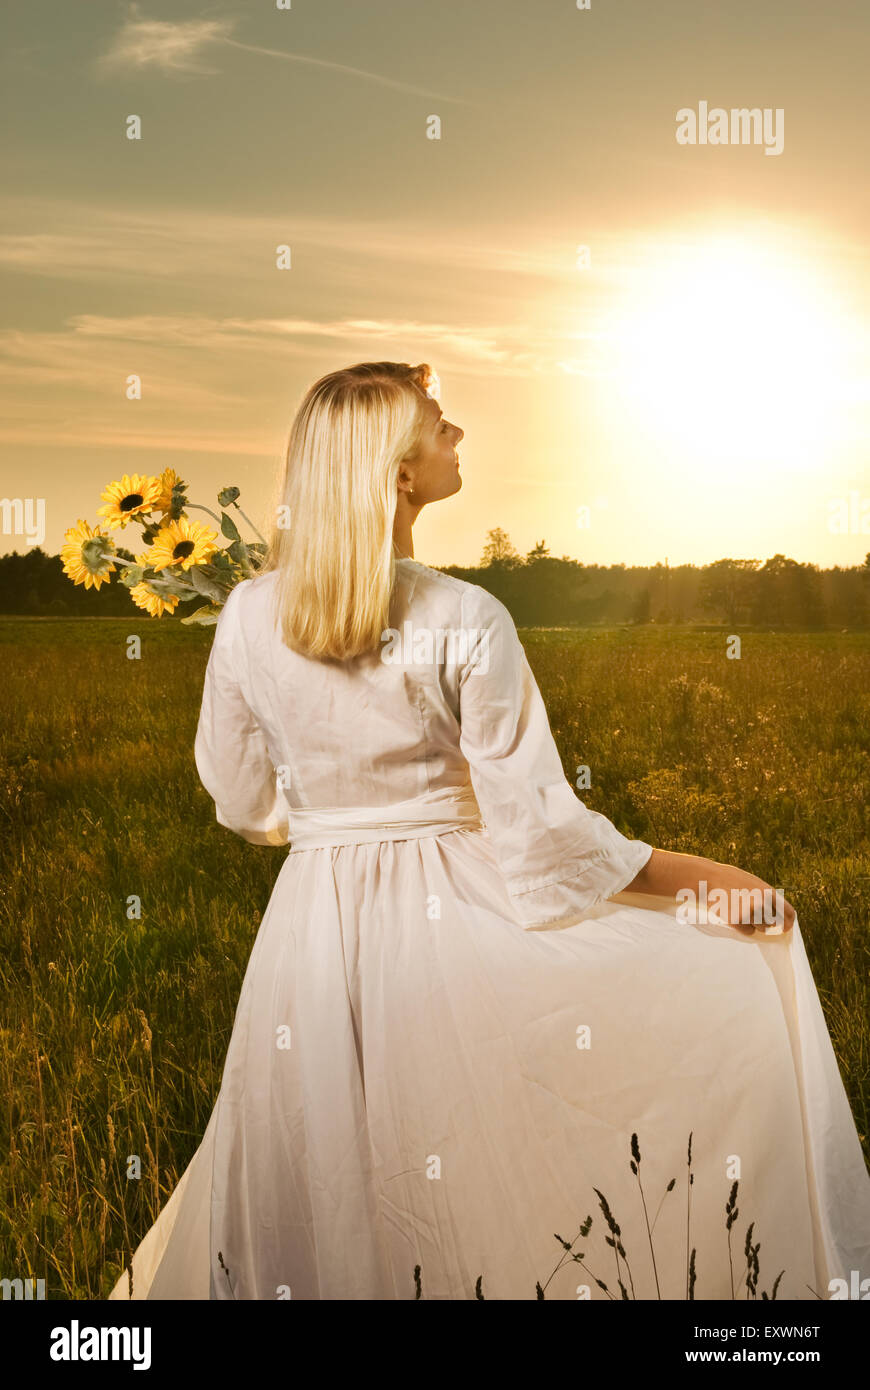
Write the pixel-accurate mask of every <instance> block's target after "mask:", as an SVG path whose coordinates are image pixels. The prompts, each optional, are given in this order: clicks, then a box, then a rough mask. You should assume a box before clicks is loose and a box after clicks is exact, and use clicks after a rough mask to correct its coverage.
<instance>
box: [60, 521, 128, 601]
mask: <svg viewBox="0 0 870 1390" xmlns="http://www.w3.org/2000/svg"><path fill="white" fill-rule="evenodd" d="M63 538H64V540H65V541H66V545H64V546H61V551H60V558H61V560H62V561H63V572H64V574H65V575H66V576H67V577H68V578H69V579H71V580H72V581H73V583H74V584H84V586H85V588H86V589H90V588H94V589H99V587H100V585H101V584H107V583H108V582H109V576H110V575H111V574H112V573H113V571H114V569H115V566H114V563H113V562H112V558H111V557H112V555H113V554H114V553H115V547H114V545H113V544H112V541H111V539H110V538H109V536H107V535H106V534H105V532H104V531H103V530H102V529H101V528H100V527H99V526H96V527H95V528H94V530H93V531H92V530H91V528H90V525H89V524H88V522H87V521H81V520H80V521H79V522H78V523H77V524H76V525H75V526H70V528H69V530H68V531H64V533H63Z"/></svg>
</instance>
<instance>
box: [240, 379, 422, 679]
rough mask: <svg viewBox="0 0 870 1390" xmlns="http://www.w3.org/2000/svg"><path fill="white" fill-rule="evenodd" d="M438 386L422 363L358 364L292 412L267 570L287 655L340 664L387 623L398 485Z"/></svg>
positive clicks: (321, 384) (368, 645)
mask: <svg viewBox="0 0 870 1390" xmlns="http://www.w3.org/2000/svg"><path fill="white" fill-rule="evenodd" d="M436 382H437V378H436V377H435V374H434V373H433V371H432V369H431V367H429V366H428V364H426V363H422V364H421V365H419V366H417V367H411V366H409V365H408V363H406V362H361V363H358V364H357V365H356V366H355V367H346V368H343V369H342V370H341V371H337V372H330V373H329V375H328V376H324V377H321V379H320V380H319V381H316V382H315V383H314V385H313V386H312V387H311V389H310V390H309V391H308V392H307V394H306V396H305V398H304V400H303V401H302V404H301V405H300V407H299V409H298V411H297V412H296V417H295V419H294V421H293V425H292V427H291V430H290V440H289V443H288V446H287V461H286V466H285V469H284V476H283V482H282V483H281V484H280V486H279V491H278V494H277V496H276V500H275V507H274V511H273V521H272V533H271V536H270V542H269V548H268V551H267V553H266V558H265V561H264V565H263V568H264V570H272V569H274V570H277V572H278V580H277V584H276V592H275V602H276V615H277V616H278V618H279V620H280V627H281V635H282V637H283V640H284V642H285V643H286V644H287V646H288V647H291V648H292V649H293V650H295V651H299V652H302V653H304V654H305V655H306V656H312V657H318V658H335V659H338V660H347V659H348V658H350V657H354V656H359V655H360V654H361V653H363V652H369V651H373V650H375V649H376V648H377V646H378V645H379V643H380V641H381V638H382V634H383V632H384V629H385V628H388V627H389V626H390V620H389V619H390V601H391V598H392V593H393V586H394V583H395V576H396V564H395V554H394V549H393V523H394V519H395V514H396V502H397V491H396V479H397V475H398V471H399V464H400V463H401V462H402V461H403V460H406V459H411V458H413V456H414V455H415V454H416V452H417V450H418V449H419V446H420V440H421V436H422V431H423V425H424V423H425V415H424V409H423V408H424V405H425V403H426V397H427V395H429V394H430V387H432V386H433V385H434V384H435V383H436Z"/></svg>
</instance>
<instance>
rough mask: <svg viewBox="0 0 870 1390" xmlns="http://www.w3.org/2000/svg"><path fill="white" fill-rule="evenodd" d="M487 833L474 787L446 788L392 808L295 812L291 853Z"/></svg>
mask: <svg viewBox="0 0 870 1390" xmlns="http://www.w3.org/2000/svg"><path fill="white" fill-rule="evenodd" d="M482 827H483V821H482V819H481V815H480V807H479V806H478V804H477V800H476V798H475V795H474V791H473V790H472V788H471V787H470V786H466V787H444V788H442V789H441V790H440V791H435V792H426V793H424V795H423V796H417V797H414V798H413V799H412V800H411V801H396V802H393V804H392V805H391V806H337V807H331V806H330V807H317V808H316V809H310V808H306V807H302V806H291V807H290V848H289V850H288V853H289V854H296V853H298V852H299V851H300V850H306V849H329V848H332V847H333V846H335V845H365V844H372V843H375V842H377V841H380V840H418V839H420V838H421V837H422V836H423V835H445V834H446V833H447V832H448V831H450V830H480V829H482Z"/></svg>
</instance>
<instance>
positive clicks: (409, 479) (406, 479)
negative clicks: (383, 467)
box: [396, 459, 414, 493]
mask: <svg viewBox="0 0 870 1390" xmlns="http://www.w3.org/2000/svg"><path fill="white" fill-rule="evenodd" d="M396 487H397V488H398V489H399V491H400V492H407V493H413V491H414V470H413V469H412V468H409V467H408V465H407V463H406V462H405V460H404V459H403V460H402V462H401V463H400V464H399V471H398V473H397V474H396Z"/></svg>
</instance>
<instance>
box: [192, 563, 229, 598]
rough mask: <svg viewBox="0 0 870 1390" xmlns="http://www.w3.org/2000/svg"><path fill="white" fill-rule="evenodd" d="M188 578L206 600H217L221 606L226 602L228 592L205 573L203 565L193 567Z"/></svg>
mask: <svg viewBox="0 0 870 1390" xmlns="http://www.w3.org/2000/svg"><path fill="white" fill-rule="evenodd" d="M187 578H188V579H189V580H190V582H191V584H192V585H193V587H194V589H196V591H197V593H199V594H203V595H204V597H205V598H210V599H216V600H217V602H218V603H219V604H220V603H223V602H224V601H225V599H226V597H227V592H228V591H227V590H226V589H225V588H223V586H222V585H220V584H216V583H215V581H214V579H212V578H211V576H210V575H208V574H206V573H205V567H204V566H203V565H191V567H190V569H189V570H188V571H187Z"/></svg>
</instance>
